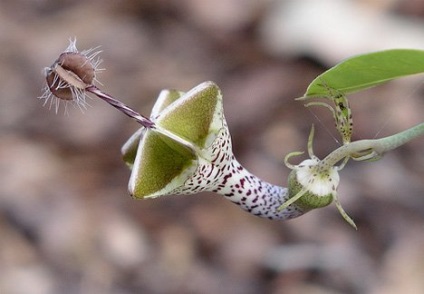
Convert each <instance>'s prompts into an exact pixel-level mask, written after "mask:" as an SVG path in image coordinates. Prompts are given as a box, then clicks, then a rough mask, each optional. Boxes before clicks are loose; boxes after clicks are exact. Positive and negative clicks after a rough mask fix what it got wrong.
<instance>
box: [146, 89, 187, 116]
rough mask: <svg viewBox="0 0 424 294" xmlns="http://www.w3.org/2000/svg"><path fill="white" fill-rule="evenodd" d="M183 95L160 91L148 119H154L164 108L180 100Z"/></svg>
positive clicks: (181, 93)
mask: <svg viewBox="0 0 424 294" xmlns="http://www.w3.org/2000/svg"><path fill="white" fill-rule="evenodd" d="M184 94H185V93H184V92H181V91H177V90H162V91H161V92H160V93H159V96H158V99H157V100H156V102H155V105H154V106H153V109H152V113H151V115H150V117H151V118H152V119H154V118H156V117H157V116H158V115H159V114H160V113H161V112H162V111H163V110H164V109H165V108H166V107H168V106H169V105H171V104H172V103H173V102H175V101H176V100H178V99H179V98H181V97H182V96H183V95H184Z"/></svg>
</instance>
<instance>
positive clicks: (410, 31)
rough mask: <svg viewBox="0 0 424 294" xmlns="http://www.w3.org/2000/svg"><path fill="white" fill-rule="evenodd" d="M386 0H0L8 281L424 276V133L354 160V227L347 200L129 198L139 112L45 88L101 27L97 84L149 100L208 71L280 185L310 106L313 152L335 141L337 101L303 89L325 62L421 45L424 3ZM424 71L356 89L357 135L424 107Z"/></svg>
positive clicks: (118, 289)
mask: <svg viewBox="0 0 424 294" xmlns="http://www.w3.org/2000/svg"><path fill="white" fill-rule="evenodd" d="M381 2H383V1H377V0H374V1H373V0H362V1H353V0H326V1H312V0H311V1H294V0H293V1H282V0H280V1H270V0H269V1H262V0H257V1H255V0H215V1H201V0H197V1H196V0H181V1H172V0H157V1H151V0H146V1H130V0H126V1H125V0H124V1H101V0H95V1H71V0H68V1H55V0H49V1H48V0H44V1H43V0H38V1H36V0H33V1H30V0H27V1H24V0H2V1H0V3H1V4H0V45H1V47H0V128H1V129H0V136H1V137H0V138H1V141H0V183H1V184H0V293H2V294H6V293H7V294H9V293H31V294H45V293H47V294H50V293H65V294H66V293H119V294H129V293H153V294H156V293H157V294H161V293H206V294H207V293H234V294H238V293H240V294H250V293H284V294H287V293H288V294H290V293H314V294H315V293H373V294H380V293H385V294H387V293H408V294H410V293H423V291H424V262H423V261H424V183H423V178H424V151H423V150H424V140H423V139H422V138H421V139H418V140H415V141H413V142H411V143H409V144H408V145H406V146H404V147H402V148H400V149H398V150H396V151H395V152H392V153H390V154H387V155H386V156H385V157H384V158H383V159H382V160H380V161H378V162H375V163H355V162H351V163H350V164H349V165H348V166H347V168H345V169H344V170H343V171H342V172H341V184H340V189H339V197H340V199H341V202H342V203H343V205H344V208H345V209H346V210H347V211H348V213H350V215H351V216H352V217H353V218H354V220H355V221H356V223H357V225H358V228H359V230H358V231H355V230H353V229H352V228H351V227H350V226H349V225H348V224H347V223H345V222H344V221H343V219H342V218H341V216H340V215H339V214H338V212H337V209H336V208H335V207H334V205H333V206H330V207H327V208H324V209H321V210H317V211H312V212H310V213H309V214H307V215H305V216H303V217H301V218H299V219H295V220H291V221H287V222H276V221H274V222H273V221H269V220H263V219H259V218H256V217H253V216H250V215H249V214H247V213H245V212H243V211H242V210H240V209H239V208H238V207H236V206H235V205H233V204H231V203H229V202H227V201H225V200H224V199H222V198H221V197H220V196H218V195H214V194H210V193H205V194H201V195H196V196H168V197H162V198H160V199H155V200H145V201H135V200H132V199H131V198H130V197H129V196H128V195H127V181H128V177H129V171H128V170H127V168H126V167H125V165H124V163H123V162H122V161H121V158H120V147H121V145H122V144H123V143H124V142H125V140H126V139H127V138H128V137H129V136H130V135H131V134H132V132H134V131H135V130H136V129H137V128H138V125H137V124H136V123H135V122H133V121H132V120H130V119H128V118H127V117H125V116H124V115H122V114H121V113H119V112H117V111H116V110H114V109H113V108H111V107H109V106H108V105H106V104H105V103H104V102H102V101H98V100H95V99H93V100H90V101H89V102H90V104H91V106H92V107H90V108H89V109H88V110H87V111H85V113H81V112H80V111H79V110H78V109H73V108H70V109H69V114H68V115H64V114H63V108H61V111H59V113H58V114H55V112H54V111H49V110H48V108H46V107H44V108H43V107H42V101H40V100H38V99H37V96H40V95H41V87H42V86H43V76H42V73H41V70H42V68H43V67H45V66H49V65H51V64H52V62H53V61H54V60H55V59H56V58H57V56H58V55H59V54H60V53H61V52H62V50H64V49H65V48H66V47H67V44H68V39H69V38H73V37H76V38H77V40H78V41H77V46H78V48H79V49H80V50H83V49H88V48H91V47H95V46H98V45H101V49H102V50H103V53H102V55H101V57H102V59H103V60H104V62H103V63H102V67H104V68H106V71H104V72H102V73H101V74H100V75H99V77H98V78H99V80H100V81H101V82H102V83H103V86H102V89H103V90H105V91H106V92H108V93H111V94H112V95H114V96H116V97H119V98H120V99H121V100H122V101H123V102H125V103H127V104H128V105H131V106H132V107H134V108H135V109H138V110H139V111H140V112H142V113H143V114H145V115H148V114H149V112H150V109H151V107H152V105H153V103H154V101H155V97H156V95H157V94H158V93H159V91H160V90H161V89H163V88H176V89H180V90H189V89H190V88H191V87H193V86H195V85H197V84H199V83H200V82H202V81H205V80H213V81H215V82H216V83H217V84H218V85H220V87H221V89H222V91H223V93H224V109H225V113H226V117H227V121H228V124H229V128H230V130H231V133H232V136H233V141H234V143H233V145H234V152H235V154H236V156H237V157H238V159H239V161H240V162H241V163H242V164H244V166H245V167H247V168H248V169H249V170H251V171H252V172H253V173H255V174H257V175H258V176H260V177H261V178H263V179H266V180H267V181H270V182H272V183H275V184H280V185H285V182H286V178H287V175H288V169H287V168H286V167H285V166H284V165H283V163H282V161H283V157H284V156H285V155H286V154H287V153H289V152H291V151H296V150H305V149H306V141H307V135H308V132H309V128H310V126H311V124H312V123H314V124H315V125H316V126H317V132H316V140H315V150H316V153H317V155H318V156H320V157H323V156H325V155H326V154H327V153H328V152H329V151H331V150H332V149H334V148H336V147H337V146H338V144H339V143H337V142H336V140H335V138H338V137H337V134H336V132H335V131H334V127H333V121H332V118H331V115H330V113H329V112H328V111H326V110H325V109H319V108H314V109H311V110H312V111H309V110H308V109H306V108H304V107H303V105H302V104H301V103H300V102H296V101H294V98H296V97H299V96H301V95H302V94H303V93H304V92H305V90H306V87H307V85H308V84H309V82H310V81H312V79H313V78H314V77H315V76H316V75H318V74H320V73H321V72H323V71H324V70H325V69H327V68H329V67H330V66H332V65H334V64H335V63H337V62H339V61H341V60H342V59H343V58H347V57H349V56H351V55H354V54H358V53H364V52H369V51H373V50H381V49H384V48H395V47H411V48H418V49H420V48H421V49H423V48H424V3H423V2H422V1H414V0H406V1H404V0H403V1H401V0H392V1H385V3H384V4H382V3H381ZM423 79H424V78H423V76H422V75H421V76H417V77H412V78H408V79H402V80H399V81H395V82H392V83H389V84H387V85H384V86H381V87H378V88H374V89H372V90H369V91H366V92H364V93H361V94H359V95H354V96H352V99H351V104H352V108H353V114H354V119H355V128H354V133H355V134H354V137H355V139H361V138H373V137H376V136H377V137H381V136H385V135H389V134H393V133H395V132H398V131H401V130H403V129H405V128H408V127H410V126H412V125H414V124H417V123H419V122H421V121H423V120H424V115H423V113H422V109H424V100H423V92H424V86H423V83H422V81H423ZM317 117H318V118H319V119H317Z"/></svg>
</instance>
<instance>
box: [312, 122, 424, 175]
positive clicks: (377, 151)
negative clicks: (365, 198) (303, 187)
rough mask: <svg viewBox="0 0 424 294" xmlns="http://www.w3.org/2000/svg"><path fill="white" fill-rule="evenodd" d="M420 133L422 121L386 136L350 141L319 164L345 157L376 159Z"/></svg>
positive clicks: (330, 162)
mask: <svg viewBox="0 0 424 294" xmlns="http://www.w3.org/2000/svg"><path fill="white" fill-rule="evenodd" d="M421 135H424V123H421V124H418V125H416V126H414V127H412V128H409V129H407V130H405V131H402V132H400V133H397V134H395V135H391V136H388V137H384V138H380V139H373V140H359V141H355V142H351V143H348V144H345V145H343V146H341V147H339V148H338V149H336V150H334V151H333V152H331V153H330V154H329V155H327V157H325V158H324V159H323V160H322V161H321V163H320V164H321V165H322V167H323V168H325V167H330V166H334V165H336V164H337V163H338V162H339V161H341V160H342V159H344V158H346V157H352V158H353V159H355V160H372V159H378V158H380V157H381V156H382V155H383V154H384V153H385V152H387V151H390V150H393V149H396V148H397V147H399V146H401V145H403V144H405V143H407V142H409V141H411V140H412V139H415V138H416V137H419V136H421ZM358 155H359V156H358Z"/></svg>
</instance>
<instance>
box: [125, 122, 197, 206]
mask: <svg viewBox="0 0 424 294" xmlns="http://www.w3.org/2000/svg"><path fill="white" fill-rule="evenodd" d="M196 167H197V160H196V156H195V154H194V153H193V151H192V150H190V149H188V148H186V147H185V146H183V145H181V144H179V143H178V142H176V141H174V140H172V139H170V138H168V137H166V136H164V135H162V134H160V133H157V132H155V131H154V130H147V132H146V134H145V135H144V137H143V139H142V140H141V141H140V144H139V146H138V150H137V156H136V158H135V161H134V166H133V169H132V173H131V177H130V181H129V191H130V194H131V195H132V196H133V197H135V198H147V197H157V196H161V195H165V194H169V193H171V192H172V190H174V189H175V188H176V187H179V186H181V185H183V184H184V182H185V181H186V180H187V179H188V178H189V177H190V176H191V175H192V173H193V172H194V170H195V169H196Z"/></svg>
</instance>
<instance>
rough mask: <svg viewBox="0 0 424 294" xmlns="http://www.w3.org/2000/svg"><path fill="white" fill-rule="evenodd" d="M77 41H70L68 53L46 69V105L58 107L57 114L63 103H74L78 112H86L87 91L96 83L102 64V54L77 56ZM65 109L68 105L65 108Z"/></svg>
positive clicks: (93, 53)
mask: <svg viewBox="0 0 424 294" xmlns="http://www.w3.org/2000/svg"><path fill="white" fill-rule="evenodd" d="M75 43H76V41H75V40H73V41H72V40H71V41H70V44H69V46H68V48H66V50H65V52H63V53H62V54H60V56H59V58H58V59H57V60H56V61H55V62H54V63H53V65H52V66H51V67H47V68H45V76H46V86H45V88H44V91H43V95H42V96H41V97H39V98H40V99H44V100H45V102H44V105H46V104H48V103H49V101H50V104H49V107H50V108H51V107H52V106H54V107H55V109H56V112H57V110H58V108H59V105H60V102H61V101H65V102H69V101H72V102H74V103H75V104H76V105H77V106H78V107H79V108H81V109H85V108H86V105H87V103H86V93H85V89H86V88H87V87H89V86H91V85H93V83H94V82H95V81H96V73H97V72H98V71H99V69H98V66H99V64H100V63H101V60H100V59H99V58H97V55H98V54H99V53H100V51H94V50H95V48H94V49H90V50H86V51H82V52H78V50H77V48H76V46H75ZM65 105H66V104H65Z"/></svg>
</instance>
